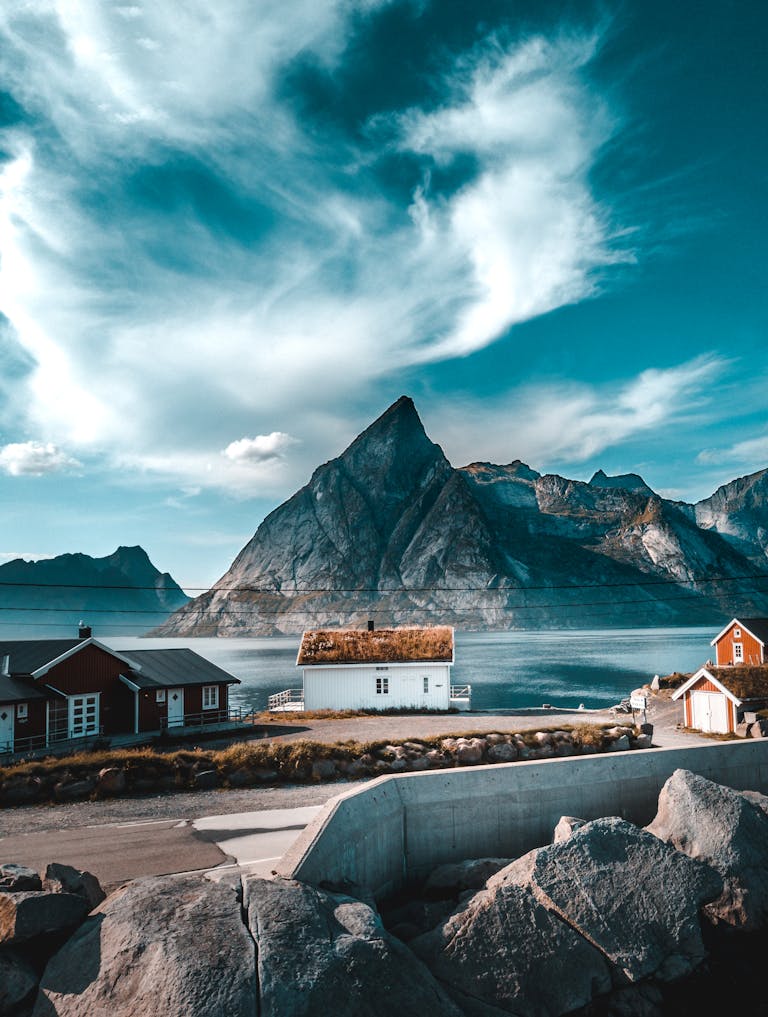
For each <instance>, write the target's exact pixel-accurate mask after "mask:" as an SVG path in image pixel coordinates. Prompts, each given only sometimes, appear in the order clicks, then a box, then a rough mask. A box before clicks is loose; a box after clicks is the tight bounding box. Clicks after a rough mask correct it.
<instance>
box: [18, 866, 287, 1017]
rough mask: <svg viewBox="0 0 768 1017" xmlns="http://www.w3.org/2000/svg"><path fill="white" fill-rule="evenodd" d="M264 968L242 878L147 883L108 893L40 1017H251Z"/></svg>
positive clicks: (43, 990)
mask: <svg viewBox="0 0 768 1017" xmlns="http://www.w3.org/2000/svg"><path fill="white" fill-rule="evenodd" d="M50 896H51V897H52V898H54V899H55V898H56V897H60V896H63V895H62V894H51V895H50ZM77 899H78V900H81V898H79V897H78V898H77ZM296 963H297V964H301V959H300V958H297V960H296ZM255 967H256V966H255V959H254V949H253V940H252V938H251V936H250V934H249V933H248V930H247V929H246V927H245V925H244V923H243V920H242V917H241V900H240V887H239V881H238V882H237V884H236V885H235V884H234V883H232V882H230V883H227V882H226V881H222V882H220V883H212V882H209V881H208V880H205V879H204V878H202V877H201V876H197V875H194V876H191V875H184V876H162V877H157V878H152V879H140V880H136V881H134V882H132V883H129V884H128V885H127V886H125V887H123V888H121V889H120V890H117V891H116V892H115V893H113V894H112V895H111V896H109V897H108V898H107V899H106V900H105V901H104V902H103V903H102V904H101V905H100V906H99V907H98V908H97V909H96V911H94V912H93V914H92V915H91V916H90V917H89V918H87V919H86V921H85V922H84V923H83V925H82V926H81V927H80V928H79V929H78V930H77V932H76V933H75V934H74V936H72V937H71V939H69V940H68V941H67V943H66V944H65V945H64V946H63V947H62V949H61V950H59V952H58V953H57V954H55V956H54V957H53V958H52V959H51V961H50V962H49V964H48V966H47V968H46V969H45V972H44V974H43V978H42V982H41V985H40V993H39V995H38V998H37V1001H36V1004H35V1009H34V1017H53V1015H54V1014H55V1015H58V1017H94V1015H96V1014H109V1017H135V1015H136V1014H141V1015H142V1017H240V1015H243V1017H245V1015H248V1017H251V1015H253V1014H255V1013H257V1012H258V1011H257V1009H256V979H255Z"/></svg>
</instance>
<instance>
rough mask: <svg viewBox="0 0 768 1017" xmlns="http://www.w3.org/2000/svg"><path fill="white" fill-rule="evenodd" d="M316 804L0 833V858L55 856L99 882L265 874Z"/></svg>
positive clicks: (37, 865) (39, 865)
mask: <svg viewBox="0 0 768 1017" xmlns="http://www.w3.org/2000/svg"><path fill="white" fill-rule="evenodd" d="M318 808H319V806H309V807H304V808H298V809H272V810H269V811H264V812H241V813H235V814H230V815H225V816H209V817H206V818H204V819H196V820H192V821H189V820H182V821H178V820H175V819H174V820H152V821H149V822H134V823H112V824H108V825H102V826H86V827H81V828H79V829H70V830H61V831H48V832H46V833H30V834H17V835H15V836H10V837H3V838H2V839H0V862H20V863H22V864H24V865H29V866H31V867H32V868H33V869H38V870H40V871H42V870H43V869H44V868H45V866H46V865H47V864H48V862H51V861H57V862H64V863H66V864H69V865H74V866H75V867H76V868H79V869H87V870H88V871H89V872H92V873H93V874H94V875H95V876H97V877H98V878H99V880H100V882H101V884H102V886H104V887H105V889H111V888H114V887H115V886H119V885H120V884H121V883H124V882H125V881H126V880H128V879H135V878H137V877H138V876H163V875H168V874H169V873H172V872H188V871H192V870H197V869H214V868H216V867H219V866H221V867H222V869H224V868H226V869H228V870H231V869H232V868H234V867H235V866H236V865H237V864H241V865H242V866H243V867H244V868H245V869H246V870H247V871H248V872H255V873H258V874H259V875H268V874H269V873H270V872H271V870H272V868H274V863H275V862H276V861H277V859H278V858H280V857H281V856H282V855H283V854H284V852H285V851H287V849H288V848H289V847H290V846H291V844H292V843H293V841H294V840H295V839H296V837H298V835H299V833H300V832H301V831H302V830H303V829H304V827H305V826H306V824H307V823H308V822H309V821H310V819H311V818H312V817H313V816H314V815H315V813H316V812H317V811H318Z"/></svg>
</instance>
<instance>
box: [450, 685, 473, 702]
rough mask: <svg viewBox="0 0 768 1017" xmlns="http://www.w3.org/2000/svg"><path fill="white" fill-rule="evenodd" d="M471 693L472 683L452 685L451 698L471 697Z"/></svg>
mask: <svg viewBox="0 0 768 1017" xmlns="http://www.w3.org/2000/svg"><path fill="white" fill-rule="evenodd" d="M471 695H472V686H471V685H451V699H469V698H470V697H471Z"/></svg>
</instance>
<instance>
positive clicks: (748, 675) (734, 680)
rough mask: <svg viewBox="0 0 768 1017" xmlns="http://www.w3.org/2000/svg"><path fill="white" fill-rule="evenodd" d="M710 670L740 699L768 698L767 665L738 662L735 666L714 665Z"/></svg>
mask: <svg viewBox="0 0 768 1017" xmlns="http://www.w3.org/2000/svg"><path fill="white" fill-rule="evenodd" d="M708 670H709V672H710V674H713V675H714V676H715V678H717V680H718V681H719V682H722V684H723V685H725V687H726V688H727V689H729V690H730V691H731V692H732V693H733V694H734V696H736V697H737V698H738V699H768V666H766V665H763V666H762V667H758V666H754V667H750V666H749V665H747V664H737V665H736V666H735V667H712V668H708Z"/></svg>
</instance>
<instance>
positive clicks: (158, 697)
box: [155, 689, 168, 703]
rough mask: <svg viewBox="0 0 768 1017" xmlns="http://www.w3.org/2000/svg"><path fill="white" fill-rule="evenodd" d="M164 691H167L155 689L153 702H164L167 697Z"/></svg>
mask: <svg viewBox="0 0 768 1017" xmlns="http://www.w3.org/2000/svg"><path fill="white" fill-rule="evenodd" d="M166 691H167V690H166V689H157V690H156V691H155V702H156V703H165V702H167V698H168V697H167V696H166Z"/></svg>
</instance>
